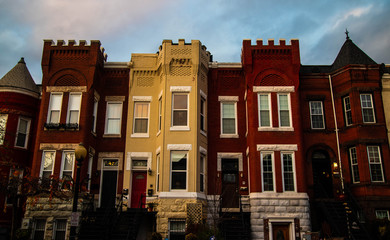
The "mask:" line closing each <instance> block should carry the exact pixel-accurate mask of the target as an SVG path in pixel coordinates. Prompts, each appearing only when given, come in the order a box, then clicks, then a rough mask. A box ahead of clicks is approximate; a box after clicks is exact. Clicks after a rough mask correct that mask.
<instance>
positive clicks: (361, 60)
mask: <svg viewBox="0 0 390 240" xmlns="http://www.w3.org/2000/svg"><path fill="white" fill-rule="evenodd" d="M349 64H364V65H370V64H377V63H376V62H375V61H374V60H372V59H371V58H370V57H369V56H368V55H367V54H365V53H364V52H363V51H362V50H361V49H360V48H359V47H358V46H356V45H355V44H354V43H353V42H352V40H351V39H350V38H349V37H348V35H347V40H346V41H345V43H344V44H343V46H342V47H341V49H340V52H339V54H338V55H337V57H336V59H335V60H334V62H333V65H332V70H336V69H339V68H342V67H344V66H347V65H349Z"/></svg>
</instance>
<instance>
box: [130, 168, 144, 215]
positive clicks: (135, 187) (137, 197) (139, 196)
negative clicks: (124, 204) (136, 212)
mask: <svg viewBox="0 0 390 240" xmlns="http://www.w3.org/2000/svg"><path fill="white" fill-rule="evenodd" d="M145 199H146V172H133V179H132V187H131V208H142V207H144V206H145Z"/></svg>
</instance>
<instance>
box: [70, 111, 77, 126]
mask: <svg viewBox="0 0 390 240" xmlns="http://www.w3.org/2000/svg"><path fill="white" fill-rule="evenodd" d="M78 122H79V111H78V110H71V111H69V123H78Z"/></svg>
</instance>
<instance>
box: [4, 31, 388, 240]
mask: <svg viewBox="0 0 390 240" xmlns="http://www.w3.org/2000/svg"><path fill="white" fill-rule="evenodd" d="M388 69H389V68H388V66H384V65H379V64H377V63H376V62H375V61H373V60H372V59H371V58H370V57H368V56H367V55H366V54H365V53H364V52H363V51H362V50H361V49H359V48H358V47H357V46H356V45H355V44H354V43H353V42H352V40H351V39H349V37H348V34H347V39H346V41H345V43H344V45H343V46H342V48H341V49H340V52H339V54H338V56H337V57H336V59H335V61H334V63H333V64H332V65H327V66H324V65H321V66H314V65H313V66H312V65H301V62H300V52H299V41H298V40H295V39H293V40H291V42H290V43H286V41H285V40H283V39H282V40H279V43H278V44H276V43H275V41H274V40H272V39H271V40H268V43H263V41H262V40H260V39H259V40H257V41H256V43H255V44H253V45H252V42H251V40H244V41H243V46H242V54H241V62H240V63H220V62H214V61H212V56H211V55H210V53H209V52H208V51H207V50H206V47H205V46H203V45H202V44H201V42H200V41H198V40H193V41H191V42H190V43H186V42H185V41H184V40H183V39H179V41H178V43H173V42H172V41H171V40H164V41H163V42H162V44H161V46H160V47H159V49H158V52H157V53H151V54H149V53H140V54H132V55H131V59H130V61H129V62H108V61H107V55H106V54H105V53H104V49H103V48H102V47H101V44H100V42H99V41H91V43H90V45H88V44H87V43H86V42H85V41H80V42H79V43H78V44H77V43H76V42H75V41H73V40H70V41H68V43H67V44H66V43H65V42H64V41H62V40H59V41H57V43H56V44H54V43H53V42H52V41H51V40H45V41H44V49H43V56H42V70H43V79H42V90H41V99H40V104H39V103H36V105H35V106H39V107H40V109H39V110H34V109H33V108H31V111H33V112H35V113H36V115H37V116H38V117H37V119H38V120H37V121H36V127H35V128H34V129H36V136H34V138H32V139H30V141H29V142H30V144H31V145H30V146H31V147H32V148H31V149H33V157H32V165H31V169H32V175H33V176H35V177H39V178H40V179H41V184H44V183H45V182H46V183H49V185H48V186H50V184H51V186H53V183H54V182H55V181H57V182H58V186H56V188H57V187H58V188H59V189H60V192H61V193H63V194H64V195H67V196H71V195H72V191H69V189H72V185H73V182H72V180H73V179H75V178H76V168H77V166H76V160H75V153H74V150H75V148H76V147H77V146H78V144H79V143H80V142H82V143H83V144H84V146H85V147H86V149H87V152H88V155H87V158H86V159H85V160H84V162H83V164H82V166H81V176H80V177H81V180H82V181H81V195H80V196H82V197H81V199H80V202H79V203H78V205H79V210H81V209H83V210H85V209H87V208H88V206H93V207H92V209H93V210H94V211H95V212H98V211H102V209H105V210H103V212H104V214H105V215H103V217H102V218H103V219H102V223H103V225H99V224H98V223H99V220H97V219H98V215H92V213H91V212H83V216H82V219H84V220H85V219H87V218H86V217H87V216H89V217H91V216H94V219H95V220H96V221H95V220H94V221H95V223H94V225H95V227H96V228H95V230H94V231H95V232H96V234H100V235H98V236H99V237H101V238H104V237H106V238H110V237H113V234H119V233H118V232H119V231H120V229H126V231H130V230H129V225H130V224H129V223H128V222H126V221H125V220H123V219H125V218H121V216H122V215H123V214H125V213H130V212H131V211H133V210H134V209H143V211H142V214H140V215H145V216H146V215H148V214H149V215H148V216H149V217H151V218H152V221H146V222H144V225H150V227H149V228H148V229H146V230H145V231H149V232H152V231H153V232H157V233H160V234H161V235H162V236H163V237H168V238H169V239H184V235H185V234H186V233H188V232H189V231H192V230H194V229H196V227H194V226H196V225H198V224H202V223H204V222H206V223H207V224H208V225H210V226H211V228H213V227H216V228H218V229H219V231H220V232H219V234H220V235H221V236H223V237H224V238H225V239H280V238H284V239H303V238H308V235H310V234H316V233H317V234H318V233H321V235H323V236H324V237H329V236H333V237H334V236H342V237H347V236H348V237H352V236H357V235H358V234H366V233H367V232H371V235H372V236H374V235H373V234H376V232H375V231H377V229H376V228H375V226H374V224H373V223H374V222H375V221H376V220H378V219H384V218H385V219H386V218H387V219H389V209H390V205H389V204H387V202H389V201H387V200H388V199H389V198H390V192H389V186H388V179H387V176H386V173H387V172H389V170H390V169H389V168H390V165H389V157H390V156H389V154H390V152H389V140H388V132H387V129H388V126H389V125H390V124H389V120H388V117H387V118H385V114H389V112H390V111H389V107H388V106H387V104H386V102H387V101H386V99H388V98H389V96H390V94H389V89H390V88H388V79H389V77H388V75H389V74H388V73H389V70H388ZM386 84H387V85H386ZM38 96H39V94H38V93H37V99H39V97H38ZM32 103H33V102H32ZM4 115H5V114H4V113H1V115H0V117H3V116H4ZM26 116H27V115H26ZM8 119H9V118H8ZM31 119H33V118H31ZM386 119H387V121H386ZM31 124H33V123H31ZM31 126H32V125H31ZM7 128H8V126H7ZM0 130H1V129H0ZM0 133H1V132H0ZM0 137H1V135H0ZM0 140H1V139H0ZM7 171H9V170H7ZM48 202H50V204H49V205H48V204H47V203H48ZM71 205H72V201H71V200H70V198H67V199H59V198H52V196H48V195H42V196H40V197H39V198H31V199H29V201H28V202H27V207H26V212H25V215H24V219H25V220H24V221H25V223H26V226H27V227H28V226H29V227H31V228H32V230H33V231H32V235H33V238H34V239H43V238H54V239H57V238H58V239H60V238H61V237H62V238H65V237H69V236H70V235H69V234H70V233H69V228H70V226H71V225H72V224H74V223H72V222H71V218H70V215H71V211H72V206H71ZM115 207H116V208H117V209H118V210H119V213H118V214H116V215H115V214H114V215H110V216H112V217H113V218H115V217H116V219H117V220H116V223H118V224H116V225H119V226H120V227H118V228H115V224H113V223H114V222H115V221H111V220H110V219H111V218H108V217H107V216H109V215H106V214H108V213H110V211H107V209H108V210H110V209H113V208H115ZM146 209H147V210H148V211H149V212H146ZM335 223H336V224H335ZM83 224H84V223H82V224H81V227H80V232H79V236H80V238H83V237H86V235H82V234H88V233H85V232H83V226H85V225H83ZM104 224H105V225H104ZM110 224H113V225H110ZM121 224H122V225H123V226H122V225H121ZM92 225H93V224H92ZM102 226H104V227H102ZM104 228H107V229H109V228H111V232H109V233H108V232H104V234H108V235H104V234H103V232H102V231H103V230H104ZM84 229H85V227H84ZM139 229H140V232H142V231H143V230H142V229H145V227H142V226H141V227H139ZM313 232H314V233H313ZM126 233H127V232H126ZM89 234H91V233H89ZM110 234H111V235H110ZM134 234H136V233H134ZM214 234H218V232H214Z"/></svg>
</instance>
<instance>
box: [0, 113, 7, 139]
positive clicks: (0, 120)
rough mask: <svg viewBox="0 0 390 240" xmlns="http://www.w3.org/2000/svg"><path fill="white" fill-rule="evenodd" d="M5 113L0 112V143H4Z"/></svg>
mask: <svg viewBox="0 0 390 240" xmlns="http://www.w3.org/2000/svg"><path fill="white" fill-rule="evenodd" d="M7 118H8V115H7V114H0V145H3V144H4V138H5V129H6V127H7Z"/></svg>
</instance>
